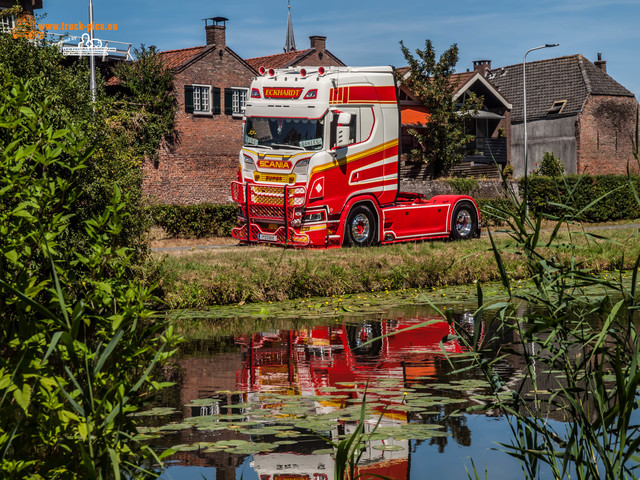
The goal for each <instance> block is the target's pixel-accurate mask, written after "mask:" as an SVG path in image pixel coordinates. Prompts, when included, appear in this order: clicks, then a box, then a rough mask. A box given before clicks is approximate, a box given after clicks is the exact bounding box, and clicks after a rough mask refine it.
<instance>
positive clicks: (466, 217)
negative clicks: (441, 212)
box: [451, 202, 478, 240]
mask: <svg viewBox="0 0 640 480" xmlns="http://www.w3.org/2000/svg"><path fill="white" fill-rule="evenodd" d="M477 230H478V214H477V213H476V209H475V208H474V207H473V205H471V204H470V203H469V202H461V203H459V204H458V205H456V208H454V209H453V214H452V215H451V238H452V239H454V240H467V239H469V238H471V237H473V236H474V235H475V233H476V231H477Z"/></svg>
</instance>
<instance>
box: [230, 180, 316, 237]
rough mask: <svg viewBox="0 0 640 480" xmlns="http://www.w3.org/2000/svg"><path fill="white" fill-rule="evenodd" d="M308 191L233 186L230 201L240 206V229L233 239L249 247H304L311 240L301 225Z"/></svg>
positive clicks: (266, 186) (244, 184) (298, 187)
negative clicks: (264, 244) (298, 228)
mask: <svg viewBox="0 0 640 480" xmlns="http://www.w3.org/2000/svg"><path fill="white" fill-rule="evenodd" d="M306 197H307V189H306V188H305V187H300V186H293V185H261V184H250V183H241V182H232V183H231V198H232V199H233V201H234V202H236V203H237V204H238V207H239V211H238V225H237V226H236V227H235V228H234V229H233V230H232V231H231V235H232V236H233V238H235V239H238V240H240V241H242V242H247V243H272V244H277V245H291V246H305V245H308V244H309V237H308V235H306V234H304V233H300V232H299V231H296V229H295V226H299V225H300V221H301V218H302V209H303V207H304V205H305V200H306Z"/></svg>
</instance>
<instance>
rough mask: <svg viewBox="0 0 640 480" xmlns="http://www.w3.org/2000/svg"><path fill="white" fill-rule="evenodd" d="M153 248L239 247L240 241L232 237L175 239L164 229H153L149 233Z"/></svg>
mask: <svg viewBox="0 0 640 480" xmlns="http://www.w3.org/2000/svg"><path fill="white" fill-rule="evenodd" d="M149 235H150V241H151V248H170V247H199V246H203V245H237V244H238V240H236V239H235V238H231V237H205V238H175V237H170V236H169V235H167V234H166V233H165V231H164V230H163V229H162V228H158V227H153V228H152V229H151V231H150V232H149Z"/></svg>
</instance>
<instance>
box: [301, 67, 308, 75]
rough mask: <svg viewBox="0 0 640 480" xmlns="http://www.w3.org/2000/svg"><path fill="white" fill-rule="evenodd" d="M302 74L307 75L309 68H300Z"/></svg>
mask: <svg viewBox="0 0 640 480" xmlns="http://www.w3.org/2000/svg"><path fill="white" fill-rule="evenodd" d="M300 75H302V76H303V77H306V76H307V70H306V69H304V68H301V69H300Z"/></svg>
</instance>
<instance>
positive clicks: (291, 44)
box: [284, 0, 296, 53]
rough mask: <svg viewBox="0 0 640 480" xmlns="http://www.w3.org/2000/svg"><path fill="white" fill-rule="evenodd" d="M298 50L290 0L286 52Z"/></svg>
mask: <svg viewBox="0 0 640 480" xmlns="http://www.w3.org/2000/svg"><path fill="white" fill-rule="evenodd" d="M295 50H296V40H295V38H293V23H291V0H289V18H288V20H287V40H286V41H285V43H284V51H285V52H287V53H288V52H294V51H295Z"/></svg>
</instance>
